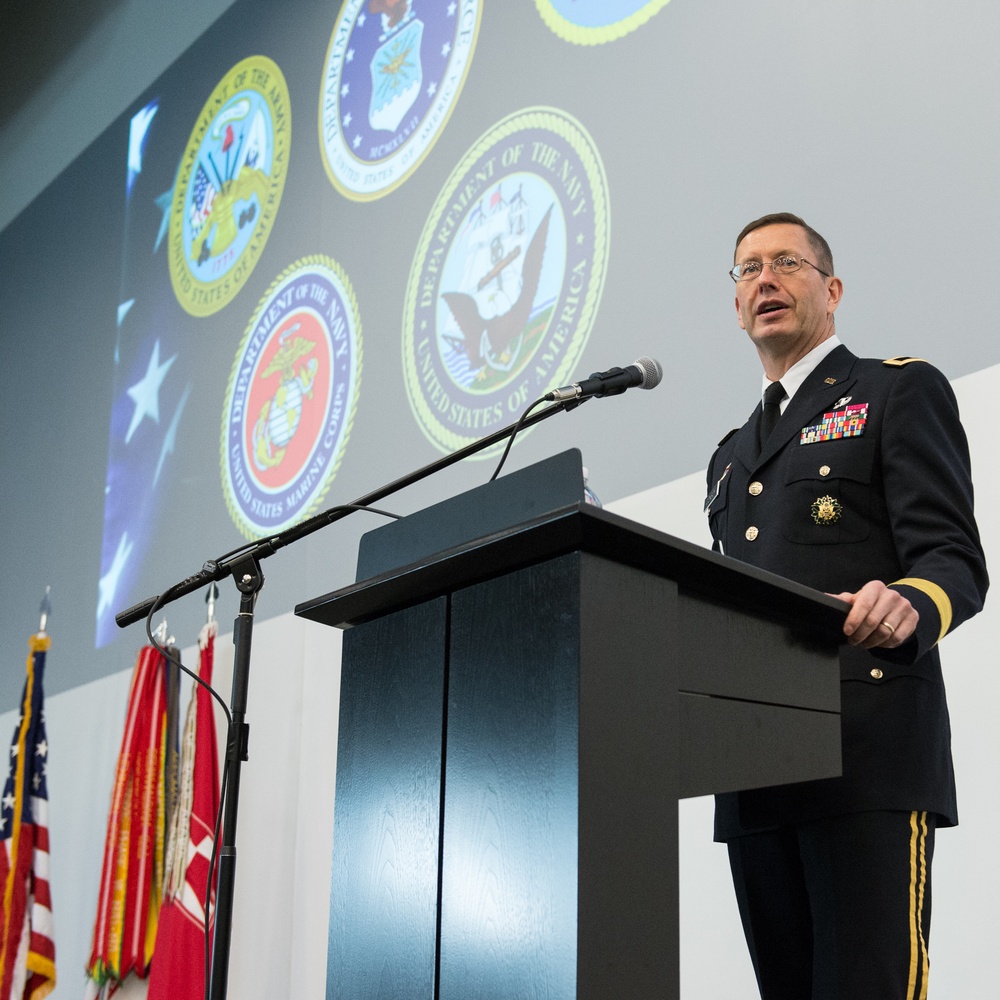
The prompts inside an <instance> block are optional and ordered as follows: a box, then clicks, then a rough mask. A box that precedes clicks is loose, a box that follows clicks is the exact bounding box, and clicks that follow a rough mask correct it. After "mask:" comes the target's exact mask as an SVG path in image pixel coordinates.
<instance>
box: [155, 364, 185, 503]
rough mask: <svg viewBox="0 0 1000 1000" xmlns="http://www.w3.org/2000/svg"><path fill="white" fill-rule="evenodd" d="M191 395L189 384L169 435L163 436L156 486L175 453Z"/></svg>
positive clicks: (175, 414) (169, 429)
mask: <svg viewBox="0 0 1000 1000" xmlns="http://www.w3.org/2000/svg"><path fill="white" fill-rule="evenodd" d="M190 395H191V383H190V382H189V383H188V384H187V385H186V386H185V387H184V395H183V396H181V401H180V402H179V403H178V404H177V409H176V411H175V412H174V415H173V418H172V419H171V421H170V426H169V427H168V428H167V433H166V434H165V435H164V436H163V447H161V448H160V458H159V461H157V463H156V473H155V475H154V476H153V485H154V486H155V485H156V483H157V481H158V480H159V478H160V471H161V470H162V469H163V463H164V462H165V461H166V460H167V455H172V454H173V453H174V446H175V445H176V444H177V427H178V425H179V424H180V422H181V414H182V413H183V412H184V407H185V406H186V405H187V401H188V396H190Z"/></svg>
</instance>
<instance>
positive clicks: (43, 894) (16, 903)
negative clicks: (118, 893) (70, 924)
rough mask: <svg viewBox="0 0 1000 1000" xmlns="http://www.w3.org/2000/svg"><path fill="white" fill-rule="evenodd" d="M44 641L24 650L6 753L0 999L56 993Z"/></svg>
mask: <svg viewBox="0 0 1000 1000" xmlns="http://www.w3.org/2000/svg"><path fill="white" fill-rule="evenodd" d="M49 645H50V640H49V637H48V636H47V635H45V633H44V632H41V633H39V634H38V635H35V636H32V637H31V640H30V642H29V653H28V676H27V678H26V679H25V682H24V694H23V695H22V698H21V718H20V719H19V720H18V723H17V727H16V728H15V730H14V739H13V741H12V743H11V746H10V773H9V774H8V777H7V783H6V785H5V786H4V793H3V800H2V801H0V843H2V846H3V850H0V889H2V891H3V904H2V905H3V910H2V914H0V920H2V921H3V925H2V927H0V997H2V998H3V1000H42V997H47V996H48V995H49V994H50V993H51V992H52V991H53V990H54V989H55V987H56V946H55V940H54V938H55V930H54V927H53V923H52V898H51V896H50V894H49V830H48V805H49V803H48V789H47V786H46V780H45V769H46V763H47V759H48V753H49V747H48V741H47V740H46V738H45V713H44V710H43V707H42V705H43V700H44V695H43V693H42V674H43V673H44V671H45V653H46V651H47V650H48V648H49Z"/></svg>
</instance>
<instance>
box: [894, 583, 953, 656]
mask: <svg viewBox="0 0 1000 1000" xmlns="http://www.w3.org/2000/svg"><path fill="white" fill-rule="evenodd" d="M889 586H890V587H900V586H903V587H913V589H914V590H920V591H922V592H923V593H925V594H926V595H927V596H928V597H929V598H930V599H931V600H932V601H933V602H934V605H935V607H936V608H937V609H938V616H939V617H940V619H941V632H940V634H939V635H938V637H937V641H938V642H940V641H941V640H942V639H943V638H944V637H945V636H946V635H947V634H948V629H950V628H951V599H950V598H949V597H948V595H947V594H946V593H945V592H944V591H943V590H942V589H941V588H940V587H939V586H938V585H937V584H936V583H932V582H931V581H930V580H921V579H920V578H919V577H915V576H910V577H907V578H906V579H905V580H895V581H894V582H893V583H890V584H889Z"/></svg>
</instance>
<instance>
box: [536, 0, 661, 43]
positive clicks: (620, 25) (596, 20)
mask: <svg viewBox="0 0 1000 1000" xmlns="http://www.w3.org/2000/svg"><path fill="white" fill-rule="evenodd" d="M668 2H669V0H535V5H536V6H537V7H538V11H539V13H540V14H541V15H542V20H543V21H544V22H545V23H546V24H547V25H548V26H549V27H550V28H551V29H552V30H553V31H554V32H555V33H556V34H557V35H559V37H560V38H565V39H566V41H567V42H574V43H575V44H577V45H600V44H601V43H602V42H612V41H614V40H615V39H616V38H621V37H622V35H627V34H628V33H629V32H630V31H635V29H636V28H639V27H641V26H642V25H644V24H645V23H646V22H647V21H648V20H649V19H650V18H651V17H652V16H653V15H654V14H655V13H656V12H657V11H658V10H660V9H662V8H663V7H666V5H667V3H668Z"/></svg>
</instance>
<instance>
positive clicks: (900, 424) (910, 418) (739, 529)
mask: <svg viewBox="0 0 1000 1000" xmlns="http://www.w3.org/2000/svg"><path fill="white" fill-rule="evenodd" d="M865 404H867V405H866V406H865ZM862 407H863V410H862V409H858V408H862ZM828 414H829V415H831V416H827V415H828ZM859 415H860V416H859ZM759 420H760V407H759V406H758V407H757V409H756V410H755V411H754V413H753V414H752V415H751V417H750V419H749V421H748V422H747V423H746V424H745V425H744V426H743V427H742V428H740V429H739V430H738V431H735V432H734V433H732V434H731V435H730V436H729V437H727V438H725V439H724V440H723V441H722V443H721V444H720V446H719V448H718V450H717V451H716V453H715V454H714V455H713V456H712V461H711V463H710V464H709V468H708V496H707V498H706V512H707V514H708V519H709V525H710V527H711V532H712V537H713V538H714V539H715V545H714V547H715V549H716V550H717V551H718V550H720V549H721V550H722V551H723V552H724V553H725V554H726V555H728V556H732V557H734V558H736V559H740V560H742V561H743V562H747V563H751V564H753V565H754V566H760V567H762V568H763V569H767V570H770V571H771V572H774V573H778V574H780V575H782V576H785V577H788V578H789V579H792V580H797V581H798V582H800V583H804V584H807V585H808V586H810V587H814V588H815V589H817V590H821V591H825V592H828V593H833V594H837V593H840V592H842V591H849V592H854V591H856V590H858V589H860V588H861V587H862V586H863V585H864V584H865V583H867V582H868V581H870V580H882V581H884V582H885V583H888V584H890V585H892V586H894V587H896V588H898V589H899V590H900V591H901V592H902V593H903V595H904V596H905V597H906V598H907V599H908V600H909V601H910V602H911V603H912V604H913V605H914V607H915V608H916V609H917V611H918V612H919V614H920V622H919V625H918V627H917V631H916V635H915V636H914V637H913V638H912V639H910V640H909V641H908V642H906V643H905V644H903V645H902V646H900V647H899V648H898V649H896V650H891V651H885V652H879V653H869V652H868V651H866V650H864V649H861V648H854V647H848V646H845V647H844V648H843V649H842V651H841V681H842V683H841V709H842V740H843V776H842V777H840V778H831V779H827V780H824V781H812V782H804V783H802V784H798V785H787V786H782V787H779V788H774V789H761V790H756V791H750V792H741V793H735V794H729V795H720V796H719V797H718V799H717V804H716V820H715V832H716V839H719V840H726V839H728V838H730V837H733V836H739V835H740V834H741V833H745V832H748V831H751V830H759V829H767V828H771V827H774V826H779V825H784V824H789V823H800V822H809V821H812V820H816V819H822V818H824V817H828V816H834V815H843V814H846V813H852V812H862V811H868V810H874V809H899V810H905V811H911V810H927V811H929V812H934V813H937V814H938V817H939V818H938V825H940V826H951V825H954V824H955V823H957V821H958V814H957V809H956V803H955V779H954V773H953V770H952V761H951V730H950V725H949V721H948V707H947V704H946V701H945V690H944V682H943V679H942V675H941V662H940V659H939V656H938V650H937V643H938V641H939V640H940V639H941V638H942V637H943V636H944V635H945V634H946V633H947V632H948V631H950V630H951V629H953V628H955V627H956V626H957V625H959V624H960V623H961V622H963V621H964V620H965V619H966V618H969V617H971V616H972V615H974V614H976V612H978V611H979V610H980V608H981V607H982V604H983V599H984V597H985V594H986V589H987V586H988V580H987V575H986V564H985V559H984V556H983V551H982V546H981V545H980V542H979V532H978V529H977V528H976V523H975V519H974V516H973V502H972V481H971V475H970V468H969V453H968V446H967V443H966V438H965V432H964V431H963V429H962V426H961V423H960V421H959V415H958V406H957V403H956V400H955V396H954V393H953V392H952V390H951V386H950V385H949V384H948V381H947V380H946V379H945V377H944V376H943V375H942V374H941V373H940V372H939V371H938V370H937V369H936V368H934V367H932V366H931V365H929V364H927V363H926V362H923V361H919V360H912V359H893V360H891V361H886V362H883V361H877V360H874V359H870V358H857V357H855V356H854V355H853V354H851V352H850V351H848V350H847V348H846V347H843V346H839V347H837V348H835V349H834V350H833V351H831V352H830V354H828V355H827V356H826V358H824V359H823V360H822V361H821V362H820V364H819V365H818V367H817V368H816V369H815V370H814V371H813V372H812V373H811V374H810V375H809V376H808V378H807V379H806V381H805V382H804V383H803V384H802V386H801V387H800V389H799V390H798V391H797V392H796V393H795V395H794V396H793V397H792V399H791V400H790V401H789V403H788V406H787V408H786V410H785V412H784V413H783V414H782V416H781V419H780V420H779V422H778V424H777V427H776V428H775V430H774V432H773V434H772V435H771V437H770V439H769V440H768V442H767V443H766V445H765V448H764V450H763V451H762V452H761V454H760V456H759V457H756V455H755V452H756V438H757V427H758V423H759ZM859 425H860V426H859ZM822 438H829V439H822ZM804 441H810V442H811V443H804ZM734 655H738V653H737V652H736V651H734ZM746 669H748V670H752V669H753V664H752V663H747V664H746Z"/></svg>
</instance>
